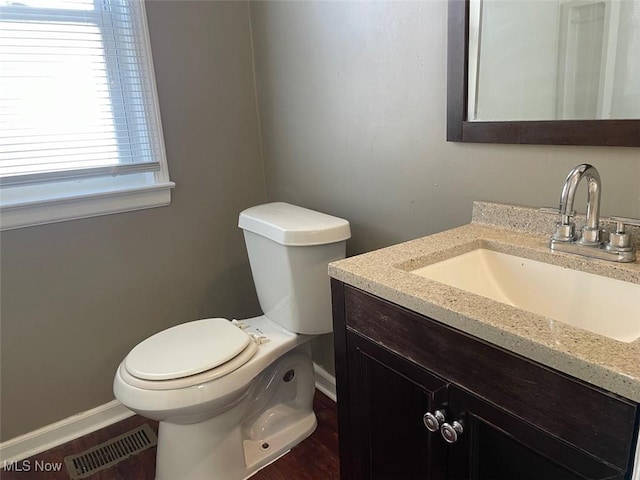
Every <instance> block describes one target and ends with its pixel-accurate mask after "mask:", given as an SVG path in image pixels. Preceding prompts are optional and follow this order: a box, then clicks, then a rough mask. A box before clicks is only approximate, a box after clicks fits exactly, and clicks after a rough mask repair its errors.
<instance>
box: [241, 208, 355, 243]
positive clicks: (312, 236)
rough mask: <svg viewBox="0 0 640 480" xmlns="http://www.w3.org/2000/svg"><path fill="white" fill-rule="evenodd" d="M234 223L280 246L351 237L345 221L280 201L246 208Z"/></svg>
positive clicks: (334, 240)
mask: <svg viewBox="0 0 640 480" xmlns="http://www.w3.org/2000/svg"><path fill="white" fill-rule="evenodd" d="M238 226H239V227H240V228H242V229H243V230H248V231H250V232H253V233H256V234H258V235H262V236H263V237H266V238H269V239H270V240H273V241H274V242H277V243H279V244H281V245H292V246H311V245H324V244H327V243H336V242H341V241H343V240H346V239H348V238H350V237H351V229H350V227H349V222H348V221H346V220H344V219H342V218H338V217H334V216H331V215H327V214H325V213H320V212H316V211H314V210H309V209H307V208H302V207H297V206H295V205H291V204H289V203H284V202H274V203H267V204H264V205H257V206H255V207H251V208H247V209H246V210H244V211H243V212H241V213H240V219H239V221H238Z"/></svg>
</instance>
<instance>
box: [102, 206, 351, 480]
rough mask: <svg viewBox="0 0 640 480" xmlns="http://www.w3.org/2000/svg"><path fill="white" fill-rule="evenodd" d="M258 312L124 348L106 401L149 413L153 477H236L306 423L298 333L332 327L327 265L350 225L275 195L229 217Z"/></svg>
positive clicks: (286, 444) (309, 387)
mask: <svg viewBox="0 0 640 480" xmlns="http://www.w3.org/2000/svg"><path fill="white" fill-rule="evenodd" d="M238 223H239V227H240V228H241V229H243V231H244V239H245V244H246V247H247V253H248V256H249V263H250V265H251V273H252V275H253V280H254V284H255V287H256V292H257V294H258V300H259V303H260V306H261V308H262V311H263V312H264V315H261V316H258V317H253V318H248V319H242V320H229V319H225V318H207V319H203V320H195V321H190V322H187V323H183V324H180V325H177V326H174V327H171V328H169V329H167V330H164V331H162V332H159V333H157V334H155V335H153V336H151V337H149V338H148V339H146V340H144V341H143V342H141V343H140V344H138V345H137V346H136V347H134V348H133V349H132V350H131V351H130V352H129V354H128V355H127V356H126V357H125V359H124V360H123V361H122V363H121V364H120V366H119V367H118V370H117V372H116V376H115V379H114V383H113V391H114V394H115V397H116V398H117V399H118V400H119V401H120V402H121V403H122V404H123V405H124V406H126V407H128V408H129V409H131V410H133V411H134V412H136V413H138V414H139V415H142V416H144V417H147V418H150V419H153V420H157V421H159V431H158V450H157V457H156V479H158V480H175V479H183V480H203V479H213V480H216V479H219V480H234V479H244V478H247V477H249V476H251V475H252V474H254V473H255V472H257V471H258V470H259V469H260V468H262V467H264V466H266V465H268V464H269V463H271V462H273V461H275V460H276V459H278V458H279V457H280V456H282V455H284V454H285V453H287V452H288V451H289V450H290V449H291V447H293V446H295V445H296V444H298V443H299V442H301V441H302V440H304V439H305V438H306V437H308V436H309V435H310V434H311V433H312V432H313V431H314V430H315V428H316V425H317V422H316V417H315V414H314V413H313V396H314V391H315V377H314V370H313V364H312V361H311V349H310V344H309V340H311V339H312V338H314V336H316V335H320V334H323V333H328V332H331V330H332V317H331V299H330V283H329V277H328V275H327V264H328V263H329V262H332V261H334V260H339V259H341V258H344V256H345V243H346V240H347V239H348V238H349V237H350V235H351V232H350V227H349V222H347V221H346V220H343V219H341V218H337V217H333V216H330V215H326V214H323V213H319V212H315V211H313V210H308V209H306V208H301V207H297V206H294V205H290V204H287V203H282V202H277V203H269V204H265V205H258V206H255V207H252V208H249V209H247V210H244V211H243V212H242V213H240V218H239V222H238Z"/></svg>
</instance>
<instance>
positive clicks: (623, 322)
mask: <svg viewBox="0 0 640 480" xmlns="http://www.w3.org/2000/svg"><path fill="white" fill-rule="evenodd" d="M412 273H414V274H416V275H420V276H422V277H426V278H428V279H431V280H435V281H437V282H440V283H444V284H446V285H449V286H452V287H455V288H459V289H461V290H465V291H467V292H471V293H475V294H476V295H482V296H483V297H488V298H490V299H492V300H495V301H497V302H502V303H506V304H508V305H512V306H514V307H517V308H520V309H522V310H527V311H529V312H532V313H536V314H538V315H542V316H544V317H547V318H549V319H552V320H557V321H560V322H563V323H567V324H569V325H572V326H574V327H579V328H582V329H585V330H589V331H590V332H594V333H597V334H600V335H603V336H605V337H609V338H613V339H615V340H619V341H621V342H632V341H634V340H636V339H638V338H640V285H638V284H633V283H629V282H623V281H621V280H615V279H612V278H607V277H602V276H600V275H593V274H591V273H585V272H580V271H577V270H571V269H569V268H564V267H559V266H557V265H551V264H547V263H542V262H538V261H535V260H529V259H526V258H521V257H516V256H513V255H507V254H504V253H499V252H494V251H492V250H487V249H482V248H480V249H477V250H472V251H471V252H468V253H465V254H462V255H459V256H457V257H452V258H449V259H447V260H443V261H441V262H438V263H434V264H432V265H428V266H426V267H422V268H419V269H417V270H413V271H412Z"/></svg>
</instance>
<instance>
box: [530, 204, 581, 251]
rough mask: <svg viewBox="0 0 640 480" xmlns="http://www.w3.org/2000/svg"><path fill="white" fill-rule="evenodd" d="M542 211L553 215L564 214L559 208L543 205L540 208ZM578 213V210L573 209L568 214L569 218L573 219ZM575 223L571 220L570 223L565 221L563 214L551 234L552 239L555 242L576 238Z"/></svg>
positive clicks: (569, 240)
mask: <svg viewBox="0 0 640 480" xmlns="http://www.w3.org/2000/svg"><path fill="white" fill-rule="evenodd" d="M539 211H540V212H541V213H547V214H551V215H560V216H561V215H562V213H561V211H560V209H559V208H553V207H541V208H540V209H539ZM575 214H576V211H575V210H573V211H572V212H571V213H570V214H568V215H567V218H569V219H571V218H572V217H574V216H575ZM575 230H576V229H575V225H574V224H573V221H571V220H569V222H568V223H563V219H562V216H561V217H560V221H559V222H558V223H556V229H555V232H553V235H552V236H551V239H552V241H555V242H571V241H573V240H575V238H576V232H575Z"/></svg>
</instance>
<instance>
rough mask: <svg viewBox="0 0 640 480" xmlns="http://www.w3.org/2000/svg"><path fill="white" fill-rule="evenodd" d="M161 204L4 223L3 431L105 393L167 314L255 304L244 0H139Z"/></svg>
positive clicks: (254, 191)
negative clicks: (167, 201)
mask: <svg viewBox="0 0 640 480" xmlns="http://www.w3.org/2000/svg"><path fill="white" fill-rule="evenodd" d="M147 13H148V19H149V29H150V34H151V41H152V48H153V54H154V62H155V69H156V79H157V83H158V93H159V97H160V107H161V113H162V120H163V126H164V131H165V140H166V147H167V156H168V161H169V170H170V175H171V179H172V180H173V181H175V182H176V185H177V186H176V188H175V190H174V192H173V201H172V203H171V205H170V206H168V207H162V208H156V209H150V210H145V211H139V212H131V213H125V214H118V215H109V216H104V217H98V218H93V219H87V220H76V221H70V222H63V223H58V224H53V225H46V226H40V227H30V228H24V229H19V230H13V231H8V232H3V233H2V278H1V280H2V283H1V287H2V290H1V295H2V310H1V315H2V345H1V354H2V357H1V360H2V361H1V364H2V372H1V373H2V385H1V391H2V411H1V416H2V439H3V440H6V439H8V438H11V437H14V436H16V435H19V434H22V433H24V432H28V431H31V430H34V429H36V428H39V427H41V426H43V425H47V424H49V423H52V422H55V421H57V420H60V419H62V418H66V417H68V416H70V415H73V414H74V413H77V412H81V411H84V410H87V409H89V408H93V407H96V406H98V405H101V404H103V403H106V402H109V401H110V400H112V399H113V393H112V390H111V383H112V381H113V374H114V372H115V369H116V367H117V365H118V363H119V362H120V361H121V360H122V359H123V358H124V355H125V354H126V353H127V352H128V351H129V349H131V348H132V347H133V346H134V345H135V344H136V343H138V342H139V341H141V340H142V339H144V338H145V337H147V336H149V335H150V334H152V333H154V332H156V331H158V330H160V329H163V328H166V327H168V326H171V325H174V324H177V323H182V322H184V321H188V320H193V319H196V318H203V317H207V316H231V317H233V316H244V315H246V316H249V315H255V314H258V313H259V307H258V305H257V300H256V298H255V291H254V289H253V284H252V282H251V275H250V271H249V265H248V260H247V258H246V253H245V249H244V244H243V240H242V235H241V231H240V230H239V229H238V228H237V215H238V212H239V211H240V210H242V209H244V208H246V207H248V206H251V205H255V204H258V203H262V202H264V200H265V186H264V176H263V168H262V160H261V153H260V143H259V130H258V119H257V115H256V105H255V95H254V84H253V65H252V60H251V41H250V38H251V37H250V33H249V29H250V27H249V12H248V6H247V3H246V2H232V3H223V2H202V1H195V2H185V1H181V2H168V1H162V2H160V1H154V2H150V3H149V4H148V6H147Z"/></svg>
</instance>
